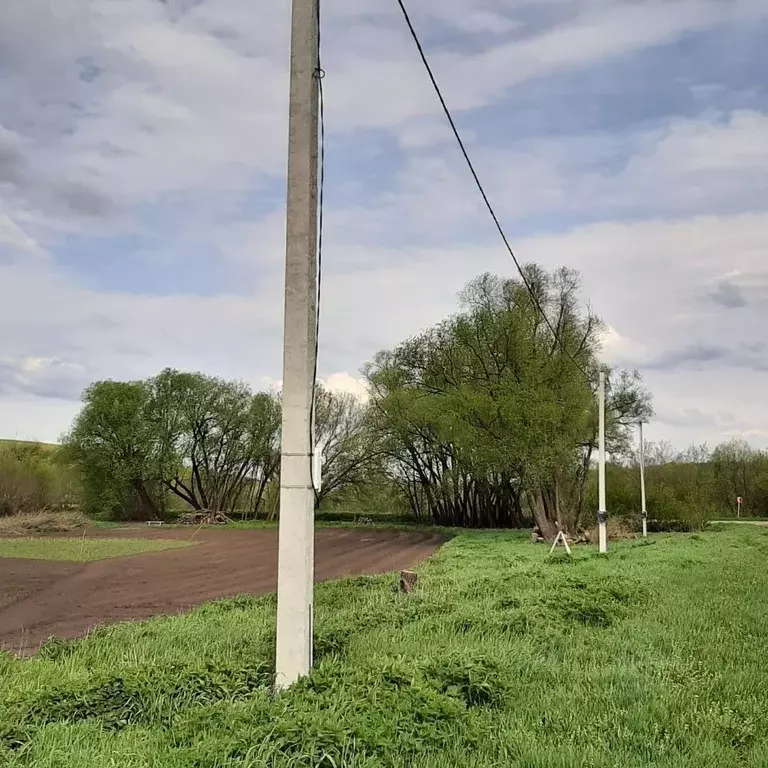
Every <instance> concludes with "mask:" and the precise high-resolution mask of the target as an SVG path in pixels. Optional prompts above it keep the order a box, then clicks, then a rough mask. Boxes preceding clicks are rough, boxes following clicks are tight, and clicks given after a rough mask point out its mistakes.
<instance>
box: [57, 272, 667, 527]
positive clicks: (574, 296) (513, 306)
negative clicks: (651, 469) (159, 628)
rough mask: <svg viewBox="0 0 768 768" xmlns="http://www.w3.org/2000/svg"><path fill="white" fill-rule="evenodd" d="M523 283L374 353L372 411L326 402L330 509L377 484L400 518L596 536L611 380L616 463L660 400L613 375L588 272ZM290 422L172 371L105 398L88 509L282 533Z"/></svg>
mask: <svg viewBox="0 0 768 768" xmlns="http://www.w3.org/2000/svg"><path fill="white" fill-rule="evenodd" d="M525 274H526V283H527V285H525V284H524V283H523V282H522V281H520V280H511V279H502V278H499V277H496V276H493V275H490V274H485V275H481V276H480V277H478V278H477V279H476V280H474V281H472V282H471V283H469V284H468V285H467V286H466V288H465V289H464V291H463V292H462V293H461V295H460V303H459V307H458V309H457V311H456V313H455V314H453V315H452V316H451V317H449V318H447V319H446V320H444V321H443V322H441V323H438V324H437V325H435V326H434V327H432V328H429V329H427V330H425V331H423V332H422V333H420V334H418V335H417V336H415V337H413V338H411V339H407V340H406V341H404V342H403V343H401V344H399V345H398V346H396V347H395V348H394V349H391V350H386V351H382V352H380V353H379V354H377V355H376V356H375V357H374V359H373V360H372V361H371V362H370V363H369V364H368V365H367V366H366V368H365V375H366V377H367V380H368V384H369V391H370V397H369V398H368V399H367V401H366V402H363V401H361V400H359V399H356V398H354V397H353V396H351V395H340V394H335V393H331V392H327V391H325V390H324V389H322V387H321V388H319V390H318V397H317V402H316V409H315V410H316V413H315V424H316V434H317V436H318V438H319V442H320V443H321V444H322V445H323V449H322V451H323V458H324V467H323V484H322V490H321V491H320V492H319V493H318V505H323V504H325V505H326V506H327V505H332V504H334V503H336V504H338V503H342V502H343V500H345V499H349V498H350V497H351V494H354V493H359V491H360V489H361V488H364V487H366V488H368V489H369V490H371V488H372V486H373V485H376V486H378V491H377V492H378V493H379V495H380V496H381V495H383V496H384V497H385V498H387V499H388V500H389V503H390V505H391V508H392V510H393V511H395V510H399V511H405V512H407V513H408V514H409V515H410V516H412V517H414V518H416V519H417V520H419V521H423V522H429V523H434V524H437V525H454V526H466V527H517V526H526V525H530V524H532V523H533V522H535V523H536V524H537V525H538V526H539V528H540V529H541V530H542V532H543V533H544V534H545V535H551V534H552V533H553V532H554V531H555V530H556V527H557V526H558V525H560V526H562V527H563V528H566V529H568V530H571V529H575V528H578V527H579V526H582V525H585V524H586V520H587V518H586V517H585V513H586V512H587V506H586V498H587V486H588V480H589V476H590V468H591V466H592V463H593V458H594V455H595V451H596V445H597V412H596V405H595V390H596V386H597V379H598V373H599V371H600V370H601V369H602V370H605V371H606V372H607V373H608V374H609V376H608V381H609V385H608V413H609V418H608V424H607V436H608V441H609V447H610V449H611V450H612V451H613V452H614V453H617V452H618V453H621V452H626V451H627V450H628V446H629V443H630V439H631V430H632V425H633V424H634V423H635V422H636V421H637V420H638V419H639V418H645V419H647V418H649V417H650V415H651V413H652V409H651V398H650V394H649V393H648V392H647V390H646V389H645V388H644V387H643V385H642V381H641V380H640V377H639V376H638V375H637V374H636V373H632V372H627V371H608V370H607V369H606V368H605V367H604V366H602V364H601V362H600V356H599V355H600V336H601V333H602V330H603V324H602V323H601V321H600V320H599V318H598V317H597V316H596V315H595V314H594V313H592V311H591V310H589V309H588V308H584V307H583V306H582V304H581V298H580V284H579V277H578V275H577V274H576V273H575V272H572V271H570V270H568V269H559V270H556V271H554V272H547V271H546V270H544V269H542V268H540V267H537V266H535V265H529V266H528V267H526V273H525ZM529 289H530V290H529ZM542 315H545V316H546V319H545V318H544V317H543V316H542ZM552 329H555V331H556V336H557V338H555V337H554V336H553V333H552ZM280 422H281V415H280V399H279V397H278V396H277V395H275V394H271V393H264V392H259V393H252V392H251V390H250V389H249V388H248V387H247V386H246V385H245V384H243V383H239V382H227V381H223V380H221V379H217V378H214V377H210V376H205V375H203V374H199V373H198V374H189V373H182V372H179V371H173V370H166V371H163V372H162V373H160V374H159V375H158V376H155V377H152V378H150V379H147V380H146V381H139V382H112V381H105V382H98V383H96V384H94V385H92V386H91V387H90V388H89V389H88V390H87V391H86V393H85V395H84V405H83V410H82V411H81V413H80V415H79V416H78V418H77V420H76V422H75V424H74V426H73V428H72V430H71V431H70V433H69V434H68V435H67V437H66V439H65V448H66V451H67V453H68V456H69V457H70V458H71V460H72V461H73V462H74V463H75V464H76V465H77V466H78V467H79V469H80V472H81V474H82V477H83V494H84V500H85V505H86V508H87V509H89V510H101V511H102V512H104V511H108V513H109V514H110V515H111V516H115V517H119V516H131V517H134V518H138V519H149V518H152V517H157V516H160V517H162V516H163V515H164V514H167V510H168V505H169V503H172V502H174V501H175V502H182V503H183V504H185V505H188V506H189V507H191V508H193V509H196V510H209V511H221V512H224V513H226V514H228V515H238V516H241V517H256V516H264V517H272V516H274V515H275V514H276V512H277V510H276V493H275V488H276V485H277V480H278V477H279V468H280V467H279V464H280V462H279V443H280ZM382 489H385V490H384V492H382ZM588 513H589V514H588V517H589V521H590V522H591V519H592V517H593V510H592V509H591V508H590V509H589V510H588Z"/></svg>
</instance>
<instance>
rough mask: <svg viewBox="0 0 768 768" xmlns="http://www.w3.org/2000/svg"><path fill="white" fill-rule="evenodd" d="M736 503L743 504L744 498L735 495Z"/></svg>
mask: <svg viewBox="0 0 768 768" xmlns="http://www.w3.org/2000/svg"><path fill="white" fill-rule="evenodd" d="M736 503H737V504H743V503H744V499H742V498H741V496H737V497H736Z"/></svg>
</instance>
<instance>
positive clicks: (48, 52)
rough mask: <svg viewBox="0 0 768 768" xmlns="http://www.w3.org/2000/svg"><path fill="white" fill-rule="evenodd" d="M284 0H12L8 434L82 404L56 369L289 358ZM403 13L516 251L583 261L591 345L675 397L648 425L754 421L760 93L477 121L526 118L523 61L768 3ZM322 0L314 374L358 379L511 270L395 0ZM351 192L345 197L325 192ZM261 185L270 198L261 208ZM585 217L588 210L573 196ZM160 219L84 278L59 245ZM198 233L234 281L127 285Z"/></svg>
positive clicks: (706, 431) (542, 66)
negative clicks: (120, 257) (321, 235)
mask: <svg viewBox="0 0 768 768" xmlns="http://www.w3.org/2000/svg"><path fill="white" fill-rule="evenodd" d="M289 5H290V4H289V2H288V0H273V2H270V3H266V4H260V5H259V8H258V9H257V10H256V11H255V10H254V7H253V6H252V4H249V3H246V2H243V0H217V2H202V3H197V2H194V1H193V0H170V1H169V2H168V3H160V2H157V1H156V0H91V2H89V3H83V2H81V0H57V2H56V4H55V7H54V5H52V4H51V3H50V2H48V1H47V0H10V2H6V3H4V4H0V47H2V49H3V56H4V72H3V76H2V78H0V114H2V116H3V118H2V119H3V122H4V124H5V125H4V127H3V126H0V185H1V191H2V195H3V201H4V202H3V209H2V212H0V247H1V248H2V249H3V258H5V253H6V252H8V253H12V256H13V260H12V261H10V262H8V261H7V260H6V261H0V290H1V291H2V295H1V296H0V299H2V300H1V301H0V349H2V350H3V355H4V358H3V360H2V361H0V375H1V377H0V387H2V390H1V392H2V393H1V394H0V418H2V419H3V424H4V431H5V432H6V433H8V434H11V435H12V434H15V433H18V432H19V431H20V433H21V434H24V435H29V436H34V433H36V432H37V433H39V432H41V430H42V431H43V432H44V433H45V436H47V437H51V436H54V437H55V436H56V435H57V434H58V433H59V432H60V431H62V430H63V429H65V428H66V426H67V422H68V420H69V418H71V415H72V413H73V412H74V411H73V409H74V408H75V407H76V405H75V404H74V403H62V402H57V401H55V400H53V399H52V398H51V397H50V395H52V394H58V395H60V396H62V397H73V396H74V395H73V393H76V392H77V391H78V389H79V388H80V387H81V386H82V385H83V383H84V382H87V381H90V380H91V379H94V378H101V377H105V376H114V377H119V378H130V377H139V376H146V375H149V374H152V373H155V372H157V371H158V370H160V369H161V368H162V367H164V366H166V365H172V366H176V367H180V368H187V369H192V370H195V369H201V370H205V371H207V372H211V373H215V374H218V375H222V376H227V377H233V378H234V377H238V378H244V379H246V380H248V381H250V382H252V383H253V382H262V381H267V382H273V381H274V378H275V377H277V376H279V375H280V360H281V354H280V344H281V339H282V258H283V249H284V245H283V239H284V231H283V230H284V222H283V212H282V204H283V203H282V198H283V193H282V189H280V192H279V194H278V195H277V196H276V193H275V192H274V188H275V187H281V184H280V179H281V178H282V176H283V174H284V166H285V162H284V154H285V153H284V150H285V139H286V112H287V110H286V106H287V104H286V101H287V94H286V91H287V57H286V51H287V45H288V32H289V11H290V8H289ZM413 12H414V18H415V20H416V21H417V24H418V26H419V29H420V30H421V31H422V32H423V36H424V39H425V43H426V44H427V47H428V48H429V51H430V53H431V58H432V61H433V63H434V65H435V68H436V71H437V74H438V77H439V79H440V81H441V83H442V84H443V86H444V88H445V92H446V95H447V96H448V99H449V101H450V103H451V106H452V107H453V108H454V110H455V112H456V113H457V114H458V115H459V116H460V117H461V118H462V119H463V117H464V116H462V115H461V112H462V111H467V112H471V115H470V117H471V118H472V120H473V123H472V127H473V130H472V131H469V130H467V131H466V138H467V139H468V140H469V142H470V144H471V145H472V154H473V156H474V157H475V159H476V162H477V165H478V168H479V169H480V171H481V175H482V177H483V179H484V180H485V181H486V185H487V187H488V189H489V191H490V192H491V194H492V198H493V200H494V202H495V203H496V205H497V209H498V210H499V212H500V213H501V215H502V216H503V218H504V221H505V222H508V223H509V226H508V227H507V228H508V231H509V234H510V236H511V237H512V239H513V241H514V244H515V248H516V251H517V253H518V255H519V256H520V258H521V259H522V260H523V261H540V262H542V263H543V264H545V265H548V266H551V267H554V266H559V265H561V264H567V265H569V266H573V267H576V268H578V269H580V270H581V271H582V273H583V277H584V284H585V294H586V295H587V296H588V297H589V298H590V299H591V300H592V303H593V304H594V307H595V309H596V310H597V311H598V312H599V313H600V314H601V315H602V316H603V317H604V318H605V319H606V320H607V322H608V323H609V324H610V330H609V333H608V335H607V338H606V344H605V354H606V356H607V357H608V358H609V359H611V360H613V361H614V362H616V363H618V364H626V365H638V366H641V367H642V366H645V367H646V368H648V369H649V373H648V378H649V382H650V383H651V384H652V386H653V387H654V388H656V389H657V395H658V401H659V402H658V404H659V411H660V414H664V415H665V418H666V421H664V420H663V419H662V418H661V417H660V418H659V420H658V425H657V426H658V429H659V430H666V433H665V434H668V435H669V436H671V437H674V438H675V439H676V440H678V441H683V442H684V441H687V437H686V436H690V435H694V434H696V435H699V434H700V435H710V434H716V433H717V432H718V430H719V431H720V432H724V433H729V432H728V431H729V430H738V429H741V430H746V431H747V432H750V434H751V433H754V434H756V435H759V434H761V433H762V431H765V430H768V424H766V419H767V418H768V415H766V413H765V408H764V406H762V400H761V399H760V395H759V392H760V391H761V390H760V386H762V384H761V382H762V378H761V377H762V376H763V375H764V373H762V372H761V371H760V370H759V363H760V361H761V360H762V359H763V358H762V356H763V351H762V348H761V347H760V344H761V343H762V338H761V329H762V328H763V327H765V321H766V319H767V318H766V308H767V307H768V268H767V267H766V265H765V253H766V252H767V249H768V240H766V234H765V233H766V232H768V219H767V218H766V217H767V216H768V214H765V213H761V212H760V211H765V209H766V204H765V200H766V199H768V197H766V196H767V195H768V181H766V179H768V174H766V170H768V142H766V139H765V137H766V136H768V117H766V115H765V114H763V113H761V112H760V111H759V104H757V102H756V104H757V106H755V107H754V109H751V110H749V109H741V110H739V111H735V112H723V111H722V110H719V109H714V108H711V107H710V106H709V103H708V101H707V99H708V98H715V96H716V95H717V88H715V89H714V90H713V89H712V88H710V91H709V93H710V96H709V97H707V96H706V93H704V92H703V91H701V90H700V91H699V92H698V93H697V98H699V99H700V100H701V104H702V110H703V111H702V113H701V115H699V116H698V117H696V118H691V117H681V116H675V115H669V116H668V117H667V118H665V119H664V120H662V121H659V120H658V119H656V117H657V116H656V117H654V119H653V121H642V122H638V123H636V124H635V125H632V126H630V127H626V128H622V129H621V130H620V131H616V130H611V131H608V130H606V131H602V132H598V133H595V134H592V135H589V136H571V137H567V136H565V137H564V136H558V137H557V138H556V139H553V138H551V137H548V136H546V135H544V136H542V137H541V138H539V139H537V140H535V141H531V140H528V141H525V142H515V140H514V136H513V135H510V136H509V137H508V139H507V138H505V140H504V147H503V149H502V148H499V147H496V148H493V147H488V146H487V145H485V146H483V144H482V142H483V141H484V137H485V130H486V128H488V127H491V122H490V121H494V122H496V123H497V125H498V126H500V127H501V129H503V126H504V125H506V124H507V122H509V123H510V124H511V123H512V122H513V121H514V120H515V119H516V113H515V111H514V109H506V108H500V107H499V102H500V101H501V100H502V99H503V98H505V97H508V96H509V95H510V94H511V93H512V92H513V89H514V88H515V87H516V86H518V85H520V84H522V83H525V82H529V81H531V80H535V79H539V78H545V77H552V76H555V75H557V74H558V73H573V72H576V71H579V70H583V71H586V70H587V69H588V68H590V67H599V66H604V65H606V64H608V65H611V64H613V63H614V62H619V60H622V62H623V63H624V64H626V63H627V62H628V61H629V59H628V58H627V57H628V56H631V55H634V54H638V55H640V54H647V53H648V52H649V51H652V50H653V49H654V48H655V47H657V46H662V45H667V44H669V43H673V42H675V41H678V40H682V39H684V38H685V37H686V36H689V35H695V34H696V33H698V32H701V31H705V30H709V31H712V32H713V33H716V32H717V30H718V29H720V28H723V29H725V28H734V29H735V28H737V27H739V28H745V26H746V25H748V24H750V23H755V24H756V23H757V22H760V20H765V19H766V18H768V6H766V5H765V3H764V2H762V0H733V1H732V2H728V3H723V2H720V1H719V0H678V1H677V2H675V3H669V2H663V1H662V0H648V2H644V3H640V4H638V3H636V2H630V1H629V0H547V1H546V2H545V0H535V2H534V1H533V0H515V1H513V2H510V1H509V0H484V1H482V2H481V1H480V0H424V2H420V3H418V4H416V5H415V6H414V8H413ZM325 14H326V15H325V18H324V23H325V27H324V46H325V48H324V59H325V60H324V66H325V68H326V70H327V72H328V77H327V80H326V96H327V109H328V124H329V129H330V144H331V149H332V151H336V152H338V154H337V155H335V157H336V160H335V161H334V162H335V165H333V166H332V167H330V168H329V171H330V175H329V193H330V194H329V198H328V200H329V208H328V218H327V229H326V233H327V236H328V239H327V244H328V247H327V251H326V273H325V280H324V286H323V312H322V324H321V337H320V344H321V347H320V348H321V358H320V373H321V375H322V376H323V377H324V380H325V381H326V382H327V383H328V385H329V386H333V387H336V388H338V389H339V390H341V391H354V392H362V389H361V387H362V384H361V382H360V380H359V379H358V378H356V376H357V374H356V373H355V372H356V371H357V370H358V368H359V366H360V365H361V364H362V363H364V362H365V361H366V360H367V359H369V358H370V356H371V355H372V354H373V353H375V352H376V351H377V350H379V349H381V348H382V347H388V346H392V345H394V344H395V343H397V342H398V341H400V340H401V339H403V338H405V337H407V336H409V335H411V334H413V333H415V332H417V331H418V330H419V329H420V328H423V327H424V326H426V325H428V324H431V323H434V322H436V321H437V320H439V319H440V318H441V317H443V316H445V315H446V314H447V313H448V312H450V311H452V310H453V309H454V308H455V304H456V292H457V291H458V290H459V289H460V288H461V287H462V285H463V284H464V283H465V282H466V281H467V280H469V279H470V278H472V277H473V276H475V275H476V274H477V273H478V272H481V271H485V270H490V271H495V272H498V273H500V274H506V275H513V274H514V271H513V269H512V265H511V262H510V260H509V257H508V255H507V254H506V253H505V252H504V250H503V247H502V246H501V245H500V244H498V243H497V242H496V240H495V233H494V231H493V227H492V225H491V224H489V222H488V219H487V214H486V212H485V211H484V210H483V208H482V204H481V202H480V201H479V200H478V198H477V195H476V191H475V190H474V189H473V187H472V186H471V180H470V178H469V177H468V175H467V171H466V168H465V167H464V166H463V165H462V160H461V157H460V156H459V155H458V154H457V153H456V150H455V147H454V146H453V145H452V141H451V136H450V133H449V132H448V129H447V127H446V126H445V124H444V122H443V118H442V116H441V115H440V112H439V104H437V102H436V101H435V99H434V95H433V94H432V92H431V90H430V85H429V82H428V81H427V80H426V78H425V75H424V73H423V71H422V70H421V66H420V64H419V62H418V60H417V59H416V54H415V51H414V48H413V45H412V42H411V41H410V39H409V38H408V36H407V33H406V31H405V29H404V27H403V25H402V20H401V19H400V18H399V16H398V15H397V9H396V6H395V5H394V4H391V5H387V4H382V3H380V2H379V1H378V0H339V2H337V3H332V4H327V5H326V6H325ZM739 25H740V26H739ZM669 50H671V49H668V52H669ZM715 85H716V84H715ZM692 87H695V84H693V86H692ZM754 90H755V93H757V92H758V91H759V88H758V87H757V84H756V86H755V89H754ZM712 94H715V96H713V95H712ZM587 108H588V105H586V104H585V109H587ZM485 110H487V111H485ZM491 110H494V111H493V112H491ZM368 129H370V130H368ZM361 131H365V132H364V133H361ZM496 132H497V133H498V131H496ZM351 138H355V139H364V140H365V141H366V142H368V141H369V140H370V145H371V147H373V149H372V150H371V157H368V158H367V160H366V162H368V161H370V162H373V160H374V159H376V158H374V157H373V154H374V152H375V151H382V149H381V148H382V147H384V148H386V149H387V151H392V148H393V147H395V146H397V148H398V149H397V152H394V151H393V154H392V155H391V156H390V155H386V156H383V157H380V158H378V162H379V165H380V166H381V168H383V170H382V171H381V172H380V173H379V174H378V175H376V177H375V182H371V180H370V179H366V178H365V173H364V172H363V170H364V169H358V168H357V167H356V166H354V167H348V165H345V162H346V160H345V157H346V156H345V154H344V151H343V150H344V149H345V144H344V142H345V141H347V140H348V139H351ZM334 143H335V144H334ZM384 171H386V173H385V172H384ZM390 174H394V175H395V177H396V178H395V186H394V187H392V186H391V185H388V184H387V180H388V179H389V176H390ZM275 181H277V182H278V184H274V182H275ZM270 185H271V186H270ZM265 190H266V191H265ZM342 191H343V192H344V194H345V199H353V200H355V201H357V202H356V203H355V204H354V205H349V206H345V207H340V206H339V205H338V204H336V203H335V202H334V195H335V194H340V192H342ZM254 200H257V203H258V204H256V203H254ZM262 203H263V205H262ZM163 206H176V207H177V208H178V209H179V211H181V213H179V214H178V216H177V218H178V221H174V222H169V221H168V220H165V219H164V220H160V221H158V220H157V218H158V217H159V216H160V213H159V212H160V211H161V210H162V207H163ZM263 207H267V208H268V209H269V213H267V214H261V213H258V212H254V210H256V211H261V210H262V209H263ZM746 211H754V213H745V212H746ZM526 218H533V219H535V221H536V223H535V224H534V225H531V224H530V223H529V224H527V229H526V232H528V233H534V234H529V236H527V237H525V238H520V237H519V236H516V232H515V229H516V227H517V225H518V222H521V221H525V220H526ZM585 219H588V220H596V219H597V220H601V221H602V223H598V224H594V225H591V226H584V225H583V224H582V225H577V224H574V223H573V222H577V221H579V220H581V221H583V220H585ZM642 219H644V220H642ZM566 228H567V229H566ZM552 231H554V232H557V233H558V234H547V233H548V232H552ZM147 233H149V234H151V235H152V236H153V238H154V240H153V243H152V244H150V245H148V246H142V252H141V253H134V254H131V258H132V259H133V260H132V261H131V260H129V261H128V262H127V263H126V266H125V269H124V272H123V273H121V275H120V278H119V279H120V282H118V281H117V280H115V282H114V283H113V284H112V285H111V286H110V287H109V288H105V289H102V290H98V289H96V288H93V287H90V288H89V287H86V284H85V279H86V278H85V277H83V276H82V275H87V277H88V280H89V281H90V282H89V285H95V284H96V278H95V277H93V278H92V276H91V275H90V274H89V270H88V266H89V265H88V264H85V265H84V266H83V268H82V270H81V273H80V274H81V277H79V278H78V277H75V276H73V273H72V272H66V271H65V270H64V267H63V266H62V262H63V259H62V258H61V253H62V251H63V250H64V247H63V246H64V245H65V244H66V246H67V248H74V246H72V244H71V242H70V240H69V239H66V238H70V236H72V235H79V236H83V235H107V236H114V235H116V234H130V235H136V234H139V235H146V234H147ZM395 241H396V242H397V243H398V246H397V247H394V246H393V245H391V244H392V243H394V242H395ZM40 244H41V245H40ZM108 248H109V242H108V241H107V245H105V246H104V252H103V253H100V252H99V251H100V245H98V244H97V242H96V241H95V240H90V241H87V243H86V247H85V248H83V249H82V252H80V251H78V252H77V254H76V255H77V256H78V257H79V258H82V259H83V261H85V260H86V259H87V258H94V259H95V258H97V257H96V256H93V254H96V253H98V254H99V255H98V258H103V259H112V260H115V261H116V260H117V257H116V256H115V254H112V253H110V252H109V250H108ZM193 251H194V256H195V257H198V256H199V254H200V253H202V256H199V258H200V259H202V260H206V259H207V261H205V265H206V270H207V271H204V275H203V277H202V278H201V281H203V280H204V281H208V280H209V279H210V282H211V283H213V282H214V279H215V277H216V276H219V275H221V274H223V273H227V270H229V271H230V272H229V273H227V274H234V275H235V278H236V279H237V281H238V282H237V284H236V285H234V289H236V291H237V295H229V294H224V293H220V294H218V295H208V296H196V295H191V294H182V293H180V292H177V293H171V291H161V290H160V289H157V290H155V293H156V294H157V295H152V296H150V295H141V294H137V293H136V292H135V286H132V287H133V288H134V290H130V288H131V277H132V269H133V268H134V267H135V265H136V264H138V263H139V262H140V263H141V264H142V265H143V266H144V267H146V271H147V274H148V275H149V276H150V279H151V276H152V274H153V272H152V267H153V266H158V265H159V263H160V261H161V260H162V262H163V265H164V266H165V267H167V268H168V269H169V270H170V269H171V268H172V267H173V265H174V264H176V265H177V269H178V270H179V274H180V275H184V274H185V273H186V272H187V270H188V269H190V262H191V260H192V258H193V254H192V252H193ZM33 252H36V253H37V254H38V256H39V255H42V254H48V256H47V258H37V259H32V258H30V255H31V254H32V253H33ZM89 254H90V255H89ZM69 256H71V254H69ZM94 263H95V262H94ZM94 271H95V270H94ZM124 283H125V284H124ZM200 290H201V292H205V293H209V294H210V293H212V292H213V289H212V288H211V287H210V286H209V285H207V284H206V285H201V286H200ZM163 293H165V295H161V294H163ZM20 318H23V322H22V323H21V324H20V323H19V319H20ZM19 326H20V327H19ZM726 365H733V366H738V368H739V382H738V384H737V389H736V390H729V389H727V388H726V383H727V381H728V376H726V374H725V373H724V372H723V371H722V370H717V367H718V366H720V367H721V368H722V367H723V366H726ZM696 368H698V369H700V370H697V371H696V372H695V375H694V369H696ZM332 372H335V373H332ZM732 391H733V392H735V393H736V394H735V396H734V397H736V398H737V402H736V403H735V404H733V403H732V404H730V405H729V403H728V400H729V399H731V395H730V394H729V393H730V392H732ZM31 393H37V394H38V397H37V398H33V397H32V396H31ZM43 395H44V396H45V397H43ZM33 403H40V408H41V411H40V412H44V413H45V414H46V416H45V419H43V420H41V419H40V417H39V416H38V412H37V411H35V412H34V413H33V412H32V411H33V407H32V404H33ZM9 404H10V405H9ZM729 413H730V414H731V415H732V418H730V417H729V418H725V417H724V416H722V414H729ZM718 414H720V415H718ZM37 436H41V435H39V434H38V435H37Z"/></svg>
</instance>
